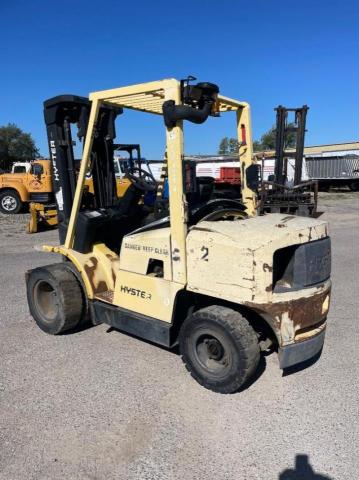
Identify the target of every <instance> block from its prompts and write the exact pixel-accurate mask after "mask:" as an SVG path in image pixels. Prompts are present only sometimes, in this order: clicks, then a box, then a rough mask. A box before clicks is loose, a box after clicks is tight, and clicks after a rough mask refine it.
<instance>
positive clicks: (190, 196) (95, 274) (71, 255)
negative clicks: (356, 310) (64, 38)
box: [26, 78, 331, 393]
mask: <svg viewBox="0 0 359 480" xmlns="http://www.w3.org/2000/svg"><path fill="white" fill-rule="evenodd" d="M125 109H131V110H135V111H140V112H147V113H149V114H152V115H160V116H162V118H163V121H164V126H165V133H166V137H165V138H166V145H165V151H166V158H167V167H168V187H169V199H168V207H169V208H168V214H167V215H166V216H165V217H162V218H159V219H158V220H154V221H152V220H151V221H149V219H148V217H149V212H148V209H147V208H146V205H145V204H144V202H143V201H141V200H143V198H144V196H145V194H146V193H147V192H155V191H156V188H157V184H156V182H155V181H154V179H153V177H152V175H150V174H149V173H148V172H146V171H144V169H141V168H140V169H138V170H137V171H136V172H135V174H134V175H132V176H131V177H130V180H131V185H130V186H129V188H127V190H126V192H125V194H124V195H123V197H122V198H120V199H119V198H117V196H116V188H115V174H114V163H113V142H114V139H115V119H116V117H120V118H119V121H121V119H122V113H123V111H124V110H125ZM227 112H234V113H235V115H236V128H237V132H238V137H239V138H240V137H241V132H242V133H243V131H245V133H246V142H241V143H240V151H239V159H240V162H241V167H240V168H241V179H242V189H241V191H242V201H241V202H238V203H237V204H236V206H234V205H230V206H228V203H227V202H228V199H226V198H225V199H216V201H215V202H214V203H212V201H211V200H208V199H207V198H206V193H204V195H203V196H202V197H201V193H203V191H201V190H199V191H195V188H196V181H195V179H191V178H190V177H191V168H190V167H189V169H188V170H187V171H186V169H185V168H184V163H185V162H184V130H183V123H184V121H190V122H192V123H196V124H203V123H205V122H206V120H207V119H208V118H209V117H210V116H212V117H214V118H218V117H220V116H221V115H225V114H226V113H227ZM150 118H151V115H147V121H149V120H150ZM45 121H46V124H47V133H48V139H49V147H50V153H51V159H52V164H53V171H54V187H55V196H56V201H57V207H58V217H59V230H58V231H59V238H60V245H59V246H51V245H48V246H44V250H45V251H47V252H53V253H56V254H58V255H59V256H60V257H59V259H60V258H62V259H65V260H64V261H62V262H60V263H54V264H51V265H47V266H42V267H39V268H35V269H33V270H30V271H28V272H27V273H26V283H27V298H28V304H29V308H30V312H31V315H32V316H33V318H34V319H35V321H36V323H37V325H38V326H39V327H40V328H41V329H42V330H43V331H45V332H47V333H49V334H60V333H62V332H65V331H69V330H71V329H74V328H75V327H77V326H79V325H81V324H82V322H84V321H85V320H86V319H90V321H91V322H92V323H93V324H94V325H96V324H99V323H106V324H108V325H111V326H113V327H115V328H118V329H119V330H122V331H124V332H127V333H130V334H132V335H135V336H137V337H140V338H143V339H146V340H150V341H152V342H154V343H157V344H160V345H163V346H166V347H168V348H171V347H173V346H175V345H177V344H178V345H179V350H180V354H181V356H182V359H183V361H184V363H185V365H186V368H187V369H188V370H189V372H190V373H191V375H192V377H193V378H194V379H195V380H197V381H198V382H199V383H200V384H201V385H203V386H204V387H206V388H209V389H211V390H213V391H216V392H220V393H231V392H234V391H237V390H238V389H239V388H241V387H242V386H243V385H244V384H245V383H246V382H248V381H249V380H250V379H251V378H252V377H253V375H254V374H255V372H256V370H257V367H258V364H259V360H260V352H261V351H262V350H268V349H269V348H272V349H273V350H274V349H275V350H277V352H278V356H279V364H280V367H281V368H286V367H289V366H292V365H295V364H298V363H300V362H302V361H304V360H307V359H309V358H312V357H313V356H314V355H316V354H318V352H320V350H321V348H322V346H323V343H324V336H325V330H326V318H327V314H328V309H329V300H330V288H331V281H330V255H331V254H330V238H329V236H328V225H327V223H326V222H325V221H320V220H318V219H313V218H303V217H299V216H292V215H288V214H281V213H277V214H268V215H258V211H257V188H258V165H256V164H255V163H254V161H253V152H252V134H251V123H250V109H249V105H248V104H247V103H245V102H241V101H238V100H234V99H231V98H228V97H225V96H223V95H220V94H219V88H218V86H217V85H214V84H212V83H208V82H203V83H197V84H191V83H190V79H189V78H188V79H187V80H186V81H178V80H176V79H166V80H160V81H155V82H149V83H144V84H138V85H131V86H127V87H120V88H114V89H111V90H104V91H99V92H94V93H92V94H90V97H89V99H87V98H83V97H77V96H70V95H66V96H60V97H56V98H54V99H50V100H48V101H46V102H45ZM216 121H219V120H216ZM66 122H69V123H70V122H71V123H73V124H78V126H79V130H80V132H79V133H80V134H81V136H82V137H84V149H83V158H82V161H81V167H80V172H79V175H78V180H77V184H76V182H75V181H74V175H73V172H72V170H73V153H72V142H71V141H69V137H67V141H64V140H66V135H68V133H66ZM90 165H92V174H93V182H94V198H93V199H92V200H93V201H92V203H91V205H90V206H88V205H86V198H84V186H85V180H86V173H87V171H88V169H89V167H90ZM134 361H135V359H134Z"/></svg>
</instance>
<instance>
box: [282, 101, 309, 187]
mask: <svg viewBox="0 0 359 480" xmlns="http://www.w3.org/2000/svg"><path fill="white" fill-rule="evenodd" d="M308 109H309V107H308V106H307V105H303V107H301V108H285V107H283V106H282V105H279V106H278V107H277V108H276V109H275V110H276V112H277V124H276V144H275V167H274V181H275V183H277V184H279V185H285V181H286V176H287V159H288V158H293V159H294V160H295V167H294V168H295V170H294V185H299V184H300V183H301V180H302V166H303V153H304V137H305V124H306V119H307V112H308ZM289 112H294V124H289V123H288V113H289ZM289 133H294V134H295V149H294V151H293V150H291V151H287V150H286V148H287V145H286V142H287V138H288V134H289Z"/></svg>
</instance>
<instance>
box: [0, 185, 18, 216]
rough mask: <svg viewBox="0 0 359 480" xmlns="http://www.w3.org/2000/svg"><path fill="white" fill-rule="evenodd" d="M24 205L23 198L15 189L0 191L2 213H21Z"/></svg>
mask: <svg viewBox="0 0 359 480" xmlns="http://www.w3.org/2000/svg"><path fill="white" fill-rule="evenodd" d="M21 207H22V202H21V199H20V197H19V195H18V193H17V192H15V191H14V190H4V191H2V192H1V193H0V211H1V212H2V213H19V212H20V210H21Z"/></svg>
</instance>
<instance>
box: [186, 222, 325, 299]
mask: <svg viewBox="0 0 359 480" xmlns="http://www.w3.org/2000/svg"><path fill="white" fill-rule="evenodd" d="M327 236H328V224H327V222H325V221H323V220H318V219H313V218H307V217H297V216H293V215H283V214H269V215H264V216H258V217H253V218H247V219H244V220H236V221H219V222H205V221H204V222H200V223H198V224H197V225H195V226H193V227H192V228H191V230H190V231H189V233H188V236H187V278H188V289H189V290H193V291H200V292H201V293H203V294H206V295H216V296H219V297H220V298H223V299H226V300H229V301H237V302H238V303H246V302H253V301H256V302H259V303H264V302H271V301H273V292H272V282H273V278H272V277H273V275H272V271H273V255H274V252H275V251H276V250H278V249H280V248H284V247H288V246H291V245H297V244H302V243H307V242H311V241H315V240H319V239H321V238H325V237H327Z"/></svg>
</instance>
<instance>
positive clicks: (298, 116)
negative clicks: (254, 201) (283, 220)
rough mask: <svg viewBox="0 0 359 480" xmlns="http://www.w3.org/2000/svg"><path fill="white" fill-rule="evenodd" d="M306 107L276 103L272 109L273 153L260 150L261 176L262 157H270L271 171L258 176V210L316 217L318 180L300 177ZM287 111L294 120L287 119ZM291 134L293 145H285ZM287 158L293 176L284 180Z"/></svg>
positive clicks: (263, 158)
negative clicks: (290, 179) (292, 135)
mask: <svg viewBox="0 0 359 480" xmlns="http://www.w3.org/2000/svg"><path fill="white" fill-rule="evenodd" d="M308 110H309V107H308V106H307V105H303V107H299V108H286V107H283V106H282V105H279V106H278V107H277V108H275V111H276V129H275V132H276V142H275V152H274V153H273V154H269V155H268V154H266V153H265V152H263V154H262V158H261V160H262V176H263V172H264V166H265V161H266V160H268V159H273V158H274V174H273V175H269V177H268V180H267V181H265V180H264V179H263V178H262V182H261V188H260V195H259V197H260V201H259V211H260V213H262V214H263V213H288V214H291V215H301V216H309V217H317V216H319V215H320V214H318V213H317V205H318V182H317V181H315V180H310V181H306V182H303V181H302V170H303V155H304V140H305V132H306V129H305V126H306V119H307V113H308ZM289 115H293V116H294V121H293V122H289ZM290 134H294V143H295V147H294V148H291V149H289V148H287V141H288V136H289V135H290ZM289 161H291V163H292V166H293V169H294V178H293V180H292V181H291V182H288V163H289Z"/></svg>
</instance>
